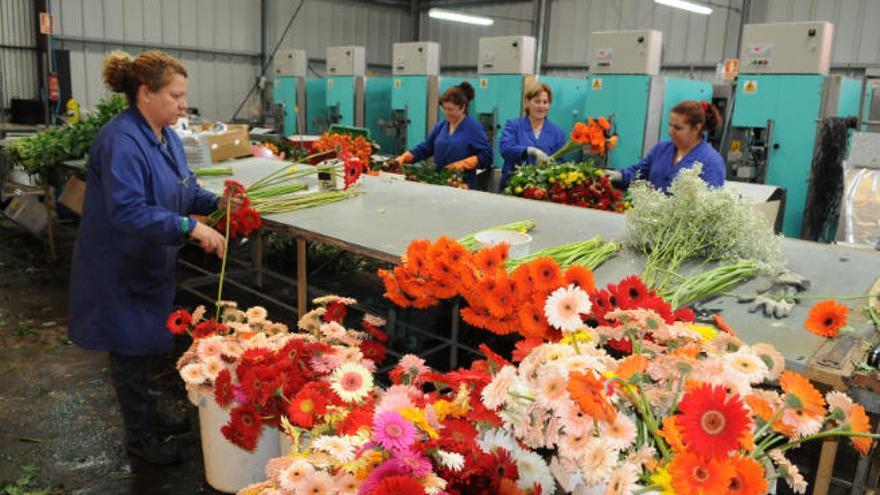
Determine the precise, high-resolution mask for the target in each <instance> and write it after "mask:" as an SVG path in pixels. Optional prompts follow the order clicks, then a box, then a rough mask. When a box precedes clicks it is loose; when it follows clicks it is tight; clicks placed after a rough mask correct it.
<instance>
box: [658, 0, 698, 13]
mask: <svg viewBox="0 0 880 495" xmlns="http://www.w3.org/2000/svg"><path fill="white" fill-rule="evenodd" d="M654 3H659V4H660V5H666V6H667V7H675V8H676V9H682V10H687V11H688V12H693V13H695V14H703V15H709V14H711V13H712V9H711V8H709V7H706V6H705V5H700V4H698V3H694V2H688V1H685V0H654Z"/></svg>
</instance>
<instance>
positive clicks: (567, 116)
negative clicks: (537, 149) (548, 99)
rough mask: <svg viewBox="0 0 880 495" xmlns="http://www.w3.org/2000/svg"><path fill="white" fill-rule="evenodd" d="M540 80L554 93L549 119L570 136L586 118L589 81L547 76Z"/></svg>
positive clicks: (541, 77)
mask: <svg viewBox="0 0 880 495" xmlns="http://www.w3.org/2000/svg"><path fill="white" fill-rule="evenodd" d="M539 80H540V81H541V82H543V83H547V85H548V86H550V90H551V91H553V103H552V104H551V105H550V111H549V112H548V114H547V118H548V119H550V122H553V123H554V124H556V125H558V126H559V127H561V128H562V130H563V131H565V133H566V134H568V133H569V132H571V129H572V128H573V127H574V123H575V122H581V121H583V120H584V118H585V117H584V107H585V106H586V103H587V80H586V79H571V78H567V77H547V76H540V77H539Z"/></svg>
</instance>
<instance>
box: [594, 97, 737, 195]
mask: <svg viewBox="0 0 880 495" xmlns="http://www.w3.org/2000/svg"><path fill="white" fill-rule="evenodd" d="M719 125H721V114H720V113H719V112H718V109H717V108H715V106H714V105H712V104H711V103H706V102H704V101H701V102H696V101H693V100H689V101H684V102H682V103H679V104H678V105H676V106H675V107H674V108H673V109H672V111H671V112H670V113H669V141H661V142H659V143H657V145H655V146H654V147H653V148H651V151H649V152H648V156H646V157H645V158H643V159H642V160H641V161H640V162H639V163H636V164H635V165H632V166H630V167H627V168H624V169H622V170H610V171H608V176H609V177H610V178H611V180H612V181H614V182H616V183H619V184H621V185H622V186H623V187H629V185H630V183H631V182H632V181H633V180H635V179H636V178H639V179H643V180H647V181H649V182H650V183H651V184H652V185H653V186H654V187H655V188H657V189H659V190H661V191H664V192H666V190H667V189H669V186H670V184H672V181H673V180H674V179H675V177H676V176H677V175H678V172H679V171H680V170H682V169H685V168H691V167H693V166H694V165H696V164H701V165H702V167H703V169H702V172H700V178H701V179H703V180H704V181H705V182H706V183H707V184H709V185H710V186H712V187H721V186H723V185H724V176H725V175H726V166H725V164H724V159H723V158H721V155H719V154H718V152H717V151H715V148H713V147H712V146H711V145H710V144H709V143H707V142H706V140H705V139H704V138H703V133H704V132H709V131H712V130H714V129H715V128H717V127H718V126H719Z"/></svg>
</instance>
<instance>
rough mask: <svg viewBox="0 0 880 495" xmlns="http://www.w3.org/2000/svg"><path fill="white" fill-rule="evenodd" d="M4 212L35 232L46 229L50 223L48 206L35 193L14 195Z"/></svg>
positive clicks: (14, 220)
mask: <svg viewBox="0 0 880 495" xmlns="http://www.w3.org/2000/svg"><path fill="white" fill-rule="evenodd" d="M3 214H4V215H6V216H7V217H9V218H10V219H11V220H12V221H13V222H15V223H17V224H18V225H20V226H21V227H23V228H24V229H26V230H28V231H30V232H32V233H34V234H39V233H41V232H42V231H43V230H45V229H46V224H47V223H48V221H47V216H46V207H45V206H44V205H43V203H41V202H40V201H39V200H38V199H37V197H36V196H34V195H28V196H15V197H13V198H12V201H10V203H9V206H7V207H6V210H4V211H3Z"/></svg>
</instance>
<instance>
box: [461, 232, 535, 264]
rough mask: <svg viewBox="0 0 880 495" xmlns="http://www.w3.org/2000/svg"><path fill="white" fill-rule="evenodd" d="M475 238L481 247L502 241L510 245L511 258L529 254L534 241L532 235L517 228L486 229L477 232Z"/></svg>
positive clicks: (509, 255)
mask: <svg viewBox="0 0 880 495" xmlns="http://www.w3.org/2000/svg"><path fill="white" fill-rule="evenodd" d="M474 239H475V240H476V241H477V242H478V243H480V247H481V248H485V247H490V246H495V245H497V244H502V243H503V244H507V245H509V246H510V251H509V252H508V257H510V258H511V259H513V258H522V257H523V256H525V255H527V254H529V246H530V244H531V242H532V236H530V235H529V234H525V233H522V232H517V231H515V230H484V231H483V232H479V233H477V235H475V236H474Z"/></svg>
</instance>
